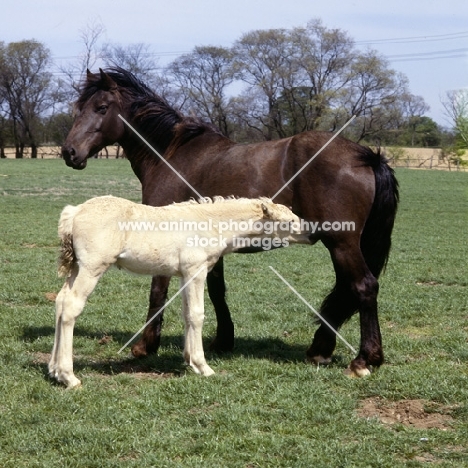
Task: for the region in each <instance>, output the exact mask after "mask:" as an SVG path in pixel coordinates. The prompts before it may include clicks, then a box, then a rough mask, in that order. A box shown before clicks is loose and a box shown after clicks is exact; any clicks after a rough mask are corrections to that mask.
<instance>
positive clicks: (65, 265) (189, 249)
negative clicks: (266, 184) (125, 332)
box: [49, 196, 308, 387]
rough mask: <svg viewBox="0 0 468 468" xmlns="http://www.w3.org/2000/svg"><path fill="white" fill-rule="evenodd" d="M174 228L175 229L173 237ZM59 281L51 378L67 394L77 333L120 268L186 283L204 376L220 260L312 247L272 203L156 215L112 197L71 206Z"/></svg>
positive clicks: (188, 352)
mask: <svg viewBox="0 0 468 468" xmlns="http://www.w3.org/2000/svg"><path fill="white" fill-rule="evenodd" d="M171 227H172V228H173V229H171ZM58 233H59V237H60V239H61V244H62V247H61V254H60V260H59V274H60V275H61V276H65V277H66V280H65V284H64V285H63V287H62V289H61V290H60V292H59V294H58V295H57V298H56V304H55V308H56V329H55V340H54V347H53V350H52V356H51V360H50V362H49V374H50V375H51V377H54V378H56V379H57V380H58V381H59V382H62V383H64V384H65V385H66V386H67V387H75V386H77V385H80V383H81V382H80V380H79V379H78V378H77V377H76V376H75V375H74V373H73V328H74V324H75V321H76V318H77V317H78V316H79V315H80V313H81V312H82V310H83V308H84V306H85V303H86V300H87V298H88V296H89V295H90V294H91V293H92V291H93V290H94V288H95V287H96V284H97V283H98V281H99V279H100V277H101V276H102V275H103V274H104V273H105V272H106V271H107V270H108V269H109V268H110V267H111V266H113V265H115V266H117V267H118V268H121V269H125V270H128V271H130V272H133V273H137V274H143V275H151V276H154V275H165V276H179V277H180V284H181V288H183V291H182V316H183V319H184V322H185V345H184V352H183V356H184V359H185V361H186V362H187V364H188V365H190V366H191V368H192V369H193V370H194V371H195V372H196V373H197V374H201V375H206V376H207V375H211V374H213V373H214V371H213V370H212V369H211V367H210V366H209V365H208V364H207V362H206V360H205V356H204V351H203V344H202V326H203V320H204V284H205V279H206V275H207V273H208V272H209V271H210V270H211V268H213V266H214V265H215V263H216V262H217V261H218V260H219V258H220V257H222V256H223V255H226V254H228V253H230V252H234V251H236V249H237V247H236V246H237V245H238V244H237V243H236V241H238V240H239V239H240V238H241V239H243V242H242V246H243V247H245V245H246V243H248V242H250V241H254V240H257V241H258V240H263V239H267V238H268V239H272V241H273V245H275V241H276V244H277V246H285V245H286V244H288V243H308V233H307V232H302V231H301V221H300V219H299V218H298V217H297V216H296V215H295V214H293V213H292V211H291V210H289V209H288V208H286V207H285V206H283V205H278V204H275V203H273V202H272V201H271V200H270V199H267V198H258V199H246V198H241V199H234V198H221V197H215V198H213V199H201V200H198V201H194V200H192V201H189V202H183V203H174V204H172V205H168V206H163V207H150V206H147V205H141V204H137V203H133V202H131V201H128V200H125V199H122V198H116V197H112V196H106V197H97V198H92V199H90V200H88V201H86V202H85V203H83V204H81V205H78V206H66V207H65V208H64V210H63V211H62V214H61V216H60V221H59V227H58Z"/></svg>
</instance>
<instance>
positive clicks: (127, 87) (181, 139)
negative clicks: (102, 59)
mask: <svg viewBox="0 0 468 468" xmlns="http://www.w3.org/2000/svg"><path fill="white" fill-rule="evenodd" d="M104 72H105V73H106V74H107V75H108V76H109V77H110V78H112V80H113V81H114V82H115V83H116V84H117V87H118V91H119V93H120V95H121V96H122V99H125V100H126V101H127V102H128V103H130V107H129V109H130V119H131V120H132V124H134V125H135V126H136V128H137V129H138V131H139V132H140V133H141V134H142V135H144V136H145V138H146V139H147V140H148V141H150V142H157V145H156V146H158V147H162V150H163V152H164V153H165V154H164V156H165V158H166V159H169V158H170V157H171V156H172V155H173V154H174V152H175V151H176V150H177V148H179V147H180V146H182V145H184V144H185V143H187V142H188V141H190V140H191V139H193V138H195V137H196V136H199V135H201V134H203V133H205V132H212V133H218V134H221V133H220V131H219V130H218V129H216V127H214V126H213V125H211V124H209V123H206V122H203V121H202V120H201V119H199V118H195V117H188V116H184V115H183V114H182V113H181V112H180V111H179V110H177V109H175V108H173V107H172V106H170V105H169V103H168V102H167V101H166V100H165V99H164V98H163V97H161V96H159V95H158V94H156V93H155V92H154V91H153V90H152V89H151V88H149V87H148V86H147V85H145V84H144V83H143V82H142V81H140V80H139V79H138V78H137V77H136V76H135V75H133V74H132V73H131V72H129V71H127V70H124V69H122V68H120V67H112V68H109V69H106V70H104ZM99 90H106V91H107V90H108V89H106V83H104V82H103V80H102V78H101V76H100V74H96V75H91V76H88V79H87V80H86V81H85V82H84V83H83V85H82V87H81V92H80V97H79V98H78V101H77V103H76V106H77V108H78V110H81V109H83V107H84V105H85V103H86V102H87V101H88V100H89V99H90V98H91V97H92V96H93V95H94V94H95V93H96V92H98V91H99Z"/></svg>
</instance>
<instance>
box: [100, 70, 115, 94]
mask: <svg viewBox="0 0 468 468" xmlns="http://www.w3.org/2000/svg"><path fill="white" fill-rule="evenodd" d="M99 73H100V74H101V86H102V89H103V90H104V91H115V90H116V89H117V83H116V82H115V81H114V80H113V79H112V78H111V77H110V76H109V75H108V74H107V73H106V72H105V71H103V69H102V68H100V69H99Z"/></svg>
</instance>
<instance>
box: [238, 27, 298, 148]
mask: <svg viewBox="0 0 468 468" xmlns="http://www.w3.org/2000/svg"><path fill="white" fill-rule="evenodd" d="M233 51H234V57H235V58H234V67H235V73H236V77H237V78H239V79H240V80H242V81H243V82H244V83H246V84H247V85H248V86H249V87H250V88H254V89H257V88H258V89H260V90H261V91H262V93H263V95H264V98H265V106H264V105H263V103H261V102H260V101H259V100H258V99H254V100H250V104H251V105H250V106H249V107H250V109H249V111H248V113H246V114H245V116H248V115H249V114H250V115H251V117H252V118H253V120H258V119H259V118H260V122H258V123H252V122H251V123H249V125H250V126H251V127H257V128H259V130H260V129H261V131H262V133H263V135H264V138H266V139H267V140H271V139H273V138H276V137H278V136H280V137H282V136H286V134H285V129H284V128H283V123H284V119H283V117H282V112H281V110H282V109H281V108H282V107H283V110H284V97H285V93H284V90H285V89H290V88H291V87H292V86H293V80H294V78H295V76H296V69H297V63H296V62H295V60H294V51H293V44H292V42H291V40H290V35H289V32H288V31H287V30H284V29H274V30H273V29H272V30H265V31H262V30H260V31H252V32H250V33H247V34H244V35H243V36H242V37H241V39H239V40H238V41H236V43H235V44H234V47H233ZM248 94H251V91H250V90H247V91H246V93H244V99H243V100H244V102H245V103H248V102H249V100H248V98H247V99H245V97H246V95H248ZM256 96H257V97H258V94H257V93H256ZM259 105H260V107H259ZM262 109H263V110H264V112H261V110H262Z"/></svg>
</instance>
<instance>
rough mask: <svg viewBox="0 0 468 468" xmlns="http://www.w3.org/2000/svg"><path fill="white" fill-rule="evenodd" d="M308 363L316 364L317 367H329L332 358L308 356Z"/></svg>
mask: <svg viewBox="0 0 468 468" xmlns="http://www.w3.org/2000/svg"><path fill="white" fill-rule="evenodd" d="M307 361H308V362H310V363H311V364H315V365H316V366H319V365H322V366H327V365H328V364H330V363H331V362H332V358H331V356H330V357H327V358H325V357H323V356H320V355H318V356H307Z"/></svg>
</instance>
